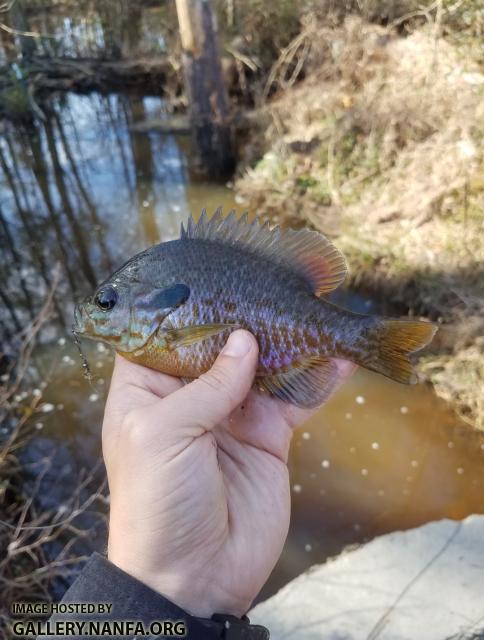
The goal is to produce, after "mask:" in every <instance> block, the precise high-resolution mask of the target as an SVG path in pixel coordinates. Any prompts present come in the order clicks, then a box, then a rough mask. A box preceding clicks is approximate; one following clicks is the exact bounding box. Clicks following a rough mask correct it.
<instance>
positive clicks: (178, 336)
mask: <svg viewBox="0 0 484 640" xmlns="http://www.w3.org/2000/svg"><path fill="white" fill-rule="evenodd" d="M239 328H240V325H238V324H194V325H190V326H188V327H182V328H181V329H169V330H168V331H166V332H165V333H164V337H165V339H166V344H167V347H168V348H169V349H178V348H179V347H188V346H189V345H191V344H195V343H196V342H200V341H201V340H206V339H207V338H211V337H212V336H215V335H217V334H218V333H221V332H222V331H227V330H229V329H231V330H234V329H239Z"/></svg>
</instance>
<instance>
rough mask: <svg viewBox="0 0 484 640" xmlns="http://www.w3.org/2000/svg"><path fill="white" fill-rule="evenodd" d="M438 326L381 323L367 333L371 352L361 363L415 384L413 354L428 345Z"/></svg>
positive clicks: (406, 322) (397, 379)
mask: <svg viewBox="0 0 484 640" xmlns="http://www.w3.org/2000/svg"><path fill="white" fill-rule="evenodd" d="M436 331H437V327H436V326H435V325H434V324H432V323H431V322H419V321H417V320H382V321H380V322H379V324H378V326H377V327H373V328H372V329H371V330H369V331H368V334H367V338H368V342H369V344H368V347H369V353H368V355H367V356H366V357H364V358H362V361H361V362H360V363H359V364H361V365H362V366H363V367H365V368H366V369H370V371H376V372H377V373H381V374H383V375H384V376H387V377H388V378H391V379H392V380H396V381H397V382H403V383H404V384H415V382H417V376H416V374H415V372H414V371H413V367H412V363H411V362H410V357H409V356H410V354H411V353H414V352H415V351H419V350H420V349H422V348H423V347H425V345H427V344H428V343H429V342H430V341H431V340H432V338H433V337H434V335H435V332H436Z"/></svg>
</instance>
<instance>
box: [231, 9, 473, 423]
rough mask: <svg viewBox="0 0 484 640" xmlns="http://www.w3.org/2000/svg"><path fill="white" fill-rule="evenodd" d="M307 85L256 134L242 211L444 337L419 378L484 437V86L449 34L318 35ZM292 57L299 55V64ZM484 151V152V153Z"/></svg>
mask: <svg viewBox="0 0 484 640" xmlns="http://www.w3.org/2000/svg"><path fill="white" fill-rule="evenodd" d="M308 25H309V26H308V28H307V31H306V35H305V38H306V39H307V41H308V42H310V43H311V46H310V47H309V48H308V50H307V56H308V59H307V60H306V61H305V66H306V69H307V71H306V79H305V80H304V82H302V83H300V84H299V85H297V86H292V87H288V88H286V89H285V90H283V91H280V92H279V94H278V96H277V97H276V98H275V99H273V100H272V101H271V102H268V103H266V105H265V107H263V108H262V109H261V110H260V111H259V114H258V118H255V119H254V120H253V122H254V123H255V124H254V125H253V130H252V137H251V141H252V144H249V145H248V147H247V148H248V150H249V151H248V153H247V166H248V167H250V168H247V169H245V171H244V172H243V175H242V177H240V178H239V179H238V180H237V182H236V190H237V192H238V197H239V198H240V200H241V202H243V203H244V204H246V205H248V206H250V208H251V209H257V210H258V211H259V212H261V213H264V214H269V215H270V216H272V217H273V219H275V220H277V221H280V222H282V223H288V224H291V225H293V226H297V225H307V224H309V225H311V226H313V227H314V228H316V229H319V230H321V231H322V232H324V233H326V234H327V235H330V236H333V237H334V238H335V242H336V244H337V245H338V246H339V247H340V248H341V249H342V250H343V251H344V253H345V254H346V256H347V259H348V262H349V266H350V273H351V275H350V280H349V284H350V285H351V286H356V287H358V288H360V289H365V290H367V291H368V292H371V294H372V295H374V296H377V297H378V298H379V299H380V300H381V301H382V302H384V303H389V305H390V307H389V308H392V309H393V312H394V310H395V308H396V309H397V311H400V312H401V313H402V314H404V313H408V314H411V315H425V316H427V317H430V318H432V319H433V320H435V321H438V322H440V323H441V324H442V330H441V331H440V332H439V334H438V339H436V340H435V342H434V344H433V346H432V349H431V350H430V351H429V352H428V353H427V354H426V355H424V356H423V357H422V358H420V360H419V365H418V368H419V373H420V375H421V376H422V378H423V379H424V380H428V381H430V382H431V383H432V384H433V385H434V386H435V389H436V391H437V393H438V394H439V395H441V396H443V397H444V398H446V399H448V400H449V401H451V402H452V403H453V404H454V406H455V407H456V410H457V411H458V412H459V413H460V414H461V415H462V416H463V417H465V419H466V420H468V421H469V422H470V423H471V424H473V425H476V426H477V427H479V428H484V399H483V396H484V393H483V385H484V364H483V356H484V339H483V337H482V335H483V333H484V332H483V329H484V270H483V259H484V233H483V232H484V222H483V220H484V214H483V204H484V173H483V167H484V165H483V157H482V147H480V145H481V144H482V140H483V138H484V131H483V127H482V123H483V121H484V107H483V101H482V93H483V87H484V75H483V74H482V72H481V69H480V68H479V66H478V63H477V61H476V59H477V54H476V52H475V49H474V48H473V47H472V46H470V45H469V42H466V43H465V45H458V44H456V41H455V39H452V40H449V39H446V38H444V37H443V36H442V35H441V33H440V31H439V24H438V22H431V23H429V24H427V25H425V26H423V27H422V28H420V29H419V30H416V31H414V32H413V33H412V34H410V35H408V36H406V37H402V36H400V35H396V33H395V32H393V31H391V30H390V29H388V28H383V27H380V26H376V25H371V24H369V23H366V22H365V21H363V20H362V19H361V18H356V17H348V18H347V19H346V20H345V22H344V23H343V24H342V25H340V26H338V27H335V28H328V27H325V26H324V25H321V24H318V23H317V21H316V22H315V23H308ZM286 55H287V54H286ZM480 149H481V150H480Z"/></svg>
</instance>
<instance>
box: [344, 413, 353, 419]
mask: <svg viewBox="0 0 484 640" xmlns="http://www.w3.org/2000/svg"><path fill="white" fill-rule="evenodd" d="M352 417H353V414H352V413H349V412H348V413H345V418H346V420H351V418H352Z"/></svg>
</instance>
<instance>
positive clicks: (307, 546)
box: [304, 544, 313, 551]
mask: <svg viewBox="0 0 484 640" xmlns="http://www.w3.org/2000/svg"><path fill="white" fill-rule="evenodd" d="M312 549H313V548H312V546H311V545H310V544H307V545H306V546H305V547H304V550H305V551H312Z"/></svg>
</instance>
